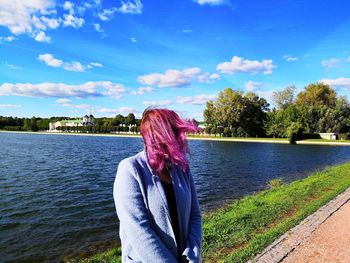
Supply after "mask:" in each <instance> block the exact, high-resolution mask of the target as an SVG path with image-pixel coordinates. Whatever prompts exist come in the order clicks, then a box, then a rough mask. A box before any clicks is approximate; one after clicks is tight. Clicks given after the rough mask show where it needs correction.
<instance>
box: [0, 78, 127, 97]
mask: <svg viewBox="0 0 350 263" xmlns="http://www.w3.org/2000/svg"><path fill="white" fill-rule="evenodd" d="M125 92H126V90H125V88H124V86H123V85H121V84H119V83H113V82H110V81H89V82H86V83H83V84H78V85H69V84H65V83H50V82H44V83H39V84H31V83H4V84H2V85H1V86H0V96H6V95H14V96H27V97H101V96H110V97H113V98H120V97H121V95H122V94H123V93H125Z"/></svg>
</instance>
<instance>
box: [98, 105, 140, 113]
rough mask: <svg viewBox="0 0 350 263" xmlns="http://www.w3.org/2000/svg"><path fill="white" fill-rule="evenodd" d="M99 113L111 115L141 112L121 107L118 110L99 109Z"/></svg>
mask: <svg viewBox="0 0 350 263" xmlns="http://www.w3.org/2000/svg"><path fill="white" fill-rule="evenodd" d="M96 111H97V112H100V113H110V114H118V113H120V114H128V113H137V112H139V111H138V110H137V109H134V108H131V107H120V108H117V109H113V108H112V109H111V108H97V109H96Z"/></svg>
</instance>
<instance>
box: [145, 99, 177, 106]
mask: <svg viewBox="0 0 350 263" xmlns="http://www.w3.org/2000/svg"><path fill="white" fill-rule="evenodd" d="M170 104H172V101H171V100H158V101H155V100H146V101H144V102H143V105H146V106H155V107H159V106H166V105H170Z"/></svg>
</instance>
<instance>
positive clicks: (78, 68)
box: [63, 61, 85, 72]
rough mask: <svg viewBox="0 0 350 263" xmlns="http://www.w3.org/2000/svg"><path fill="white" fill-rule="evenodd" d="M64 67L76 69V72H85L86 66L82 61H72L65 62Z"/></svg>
mask: <svg viewBox="0 0 350 263" xmlns="http://www.w3.org/2000/svg"><path fill="white" fill-rule="evenodd" d="M63 68H64V69H65V70H67V71H76V72H84V71H85V66H83V65H82V64H81V63H80V62H77V61H73V62H70V63H64V64H63Z"/></svg>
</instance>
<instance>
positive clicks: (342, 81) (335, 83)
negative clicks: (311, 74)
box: [320, 77, 350, 89]
mask: <svg viewBox="0 0 350 263" xmlns="http://www.w3.org/2000/svg"><path fill="white" fill-rule="evenodd" d="M320 82H322V83H324V84H328V85H330V86H332V87H336V88H348V89H350V78H343V77H342V78H337V79H321V80H320Z"/></svg>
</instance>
